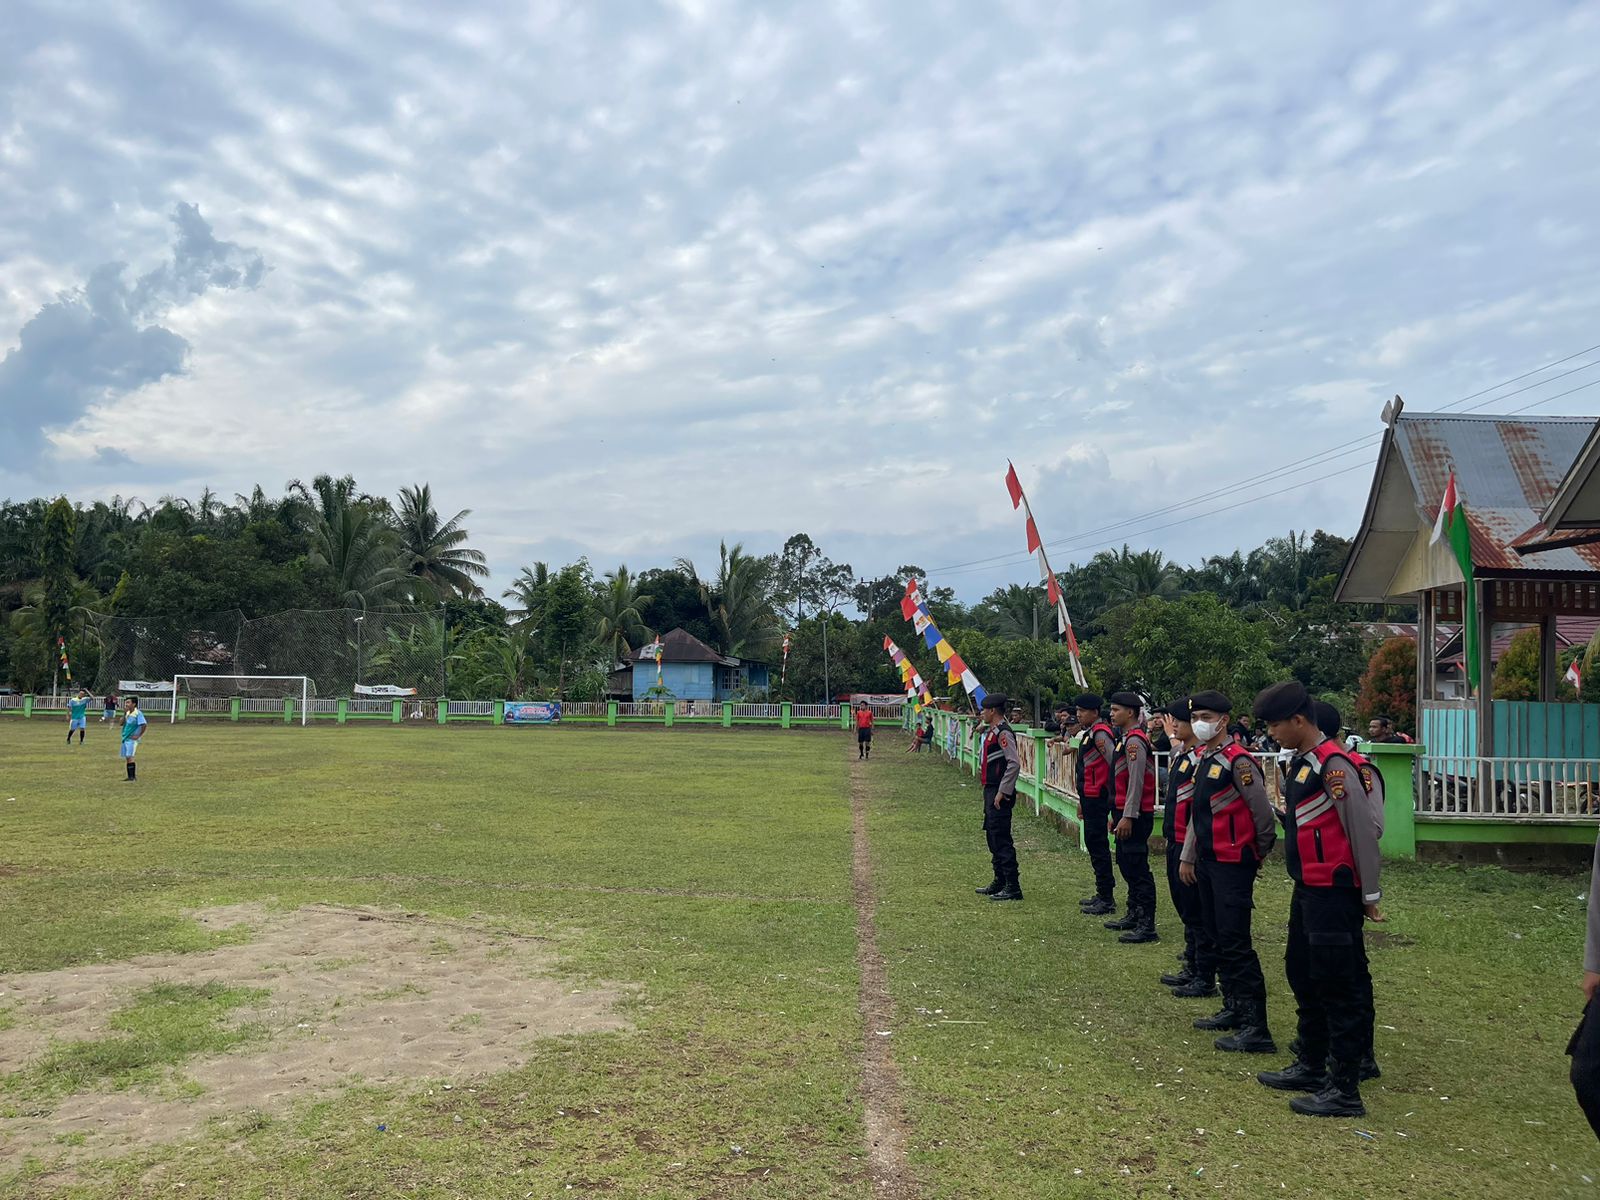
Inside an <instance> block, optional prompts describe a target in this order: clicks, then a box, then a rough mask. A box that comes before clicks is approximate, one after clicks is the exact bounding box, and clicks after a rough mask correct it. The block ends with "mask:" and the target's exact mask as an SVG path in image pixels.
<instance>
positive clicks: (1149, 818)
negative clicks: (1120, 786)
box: [1117, 813, 1156, 917]
mask: <svg viewBox="0 0 1600 1200" xmlns="http://www.w3.org/2000/svg"><path fill="white" fill-rule="evenodd" d="M1155 823H1156V819H1155V816H1154V814H1148V813H1147V814H1145V815H1143V816H1138V817H1135V818H1134V819H1133V832H1132V833H1130V834H1129V835H1128V836H1127V837H1122V838H1118V839H1117V870H1119V871H1121V872H1122V881H1123V882H1124V883H1126V884H1127V885H1128V907H1129V908H1130V909H1134V910H1137V911H1138V912H1144V913H1149V914H1150V915H1151V916H1152V917H1154V916H1155V915H1156V877H1155V876H1154V875H1152V874H1151V873H1150V834H1151V833H1152V832H1153V831H1154V829H1155Z"/></svg>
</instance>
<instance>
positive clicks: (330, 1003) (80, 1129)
mask: <svg viewBox="0 0 1600 1200" xmlns="http://www.w3.org/2000/svg"><path fill="white" fill-rule="evenodd" d="M64 733H65V728H64V725H60V726H58V725H57V724H56V723H47V722H45V721H41V720H33V721H21V720H8V721H6V722H4V723H0V914H3V916H0V972H4V975H3V976H0V1195H4V1194H16V1195H26V1196H32V1195H40V1196H43V1195H63V1196H84V1197H109V1196H156V1195H161V1196H173V1195H182V1196H185V1197H201V1196H204V1197H268V1196H271V1197H322V1196H328V1197H333V1196H387V1195H408V1196H429V1197H435V1196H437V1197H445V1196H465V1197H480V1196H483V1197H501V1196H504V1197H529V1196H532V1197H551V1196H617V1197H657V1196H659V1197H703V1196H714V1197H722V1196H746V1195H750V1196H775V1197H779V1196H781V1197H790V1196H794V1197H807V1198H821V1197H851V1198H859V1200H866V1198H867V1197H870V1196H874V1195H879V1196H882V1195H894V1196H923V1197H949V1198H951V1200H954V1198H957V1197H961V1198H971V1197H1007V1198H1008V1200H1009V1198H1029V1197H1054V1196H1080V1195H1082V1196H1098V1195H1163V1196H1165V1195H1179V1196H1202V1195H1206V1196H1209V1195H1220V1196H1238V1197H1247V1196H1248V1197H1254V1196H1263V1195H1268V1194H1273V1195H1302V1196H1317V1197H1321V1198H1327V1197H1343V1196H1350V1197H1362V1196H1374V1197H1388V1196H1441V1195H1445V1196H1508V1197H1509V1196H1524V1195H1529V1194H1535V1193H1539V1194H1546V1195H1569V1194H1570V1195H1589V1194H1593V1184H1592V1183H1591V1182H1590V1181H1591V1180H1596V1179H1600V1153H1597V1150H1596V1146H1595V1142H1594V1139H1593V1137H1592V1136H1591V1134H1590V1133H1589V1131H1588V1128H1587V1126H1586V1125H1585V1124H1584V1123H1583V1121H1582V1119H1581V1117H1580V1116H1579V1115H1578V1113H1577V1110H1576V1108H1575V1106H1574V1104H1573V1102H1572V1099H1571V1092H1570V1088H1569V1087H1568V1085H1567V1083H1566V1069H1567V1060H1566V1059H1565V1058H1564V1056H1563V1054H1562V1050H1563V1048H1564V1045H1565V1042H1566V1038H1567V1036H1568V1035H1569V1033H1570V1031H1571V1026H1572V1024H1573V1022H1574V1020H1575V1018H1576V1016H1577V1007H1578V1005H1577V1004H1576V1002H1575V1001H1576V997H1577V977H1578V968H1579V966H1580V959H1581V947H1582V941H1583V917H1584V903H1583V900H1582V899H1581V898H1580V897H1581V893H1582V892H1583V890H1584V888H1585V886H1586V883H1587V880H1586V879H1578V878H1574V877H1543V876H1541V877H1532V876H1515V875H1511V874H1509V873H1505V872H1501V871H1497V870H1471V871H1467V870H1459V869H1445V868H1426V867H1407V868H1398V867H1397V868H1395V869H1394V870H1393V871H1392V873H1391V874H1390V877H1389V879H1388V881H1387V886H1386V891H1387V893H1388V897H1389V898H1388V900H1387V902H1386V904H1385V908H1386V909H1387V910H1388V912H1389V914H1390V918H1391V919H1390V922H1389V923H1388V924H1387V925H1386V926H1385V927H1384V929H1383V933H1382V935H1381V936H1380V937H1378V938H1377V939H1376V942H1375V944H1374V945H1373V948H1372V955H1373V970H1374V975H1375V977H1376V980H1377V989H1378V1007H1379V1017H1378V1020H1379V1023H1380V1028H1379V1030H1378V1046H1377V1048H1378V1056H1379V1058H1380V1060H1381V1062H1382V1064H1383V1067H1384V1072H1385V1074H1384V1078H1383V1079H1382V1080H1381V1081H1379V1082H1378V1083H1376V1084H1369V1085H1367V1086H1366V1088H1364V1094H1365V1096H1366V1100H1367V1105H1368V1108H1369V1110H1370V1114H1369V1116H1368V1117H1367V1118H1366V1119H1364V1120H1362V1121H1356V1122H1350V1121H1330V1122H1313V1121H1309V1120H1306V1119H1302V1118H1297V1117H1294V1116H1292V1115H1290V1113H1289V1112H1288V1109H1287V1106H1286V1103H1285V1097H1283V1096H1282V1095H1280V1094H1276V1093H1271V1092H1268V1091H1266V1090H1265V1089H1263V1088H1261V1087H1259V1086H1258V1085H1257V1084H1256V1083H1255V1082H1254V1081H1253V1079H1252V1078H1251V1076H1252V1074H1253V1072H1254V1071H1256V1070H1260V1069H1262V1068H1263V1067H1265V1066H1268V1065H1272V1066H1277V1065H1281V1063H1282V1062H1283V1061H1286V1056H1283V1057H1281V1058H1274V1059H1271V1060H1269V1061H1262V1060H1259V1059H1254V1058H1252V1059H1249V1060H1241V1059H1239V1058H1237V1057H1233V1056H1227V1055H1222V1054H1218V1053H1216V1052H1215V1051H1214V1050H1212V1048H1211V1046H1210V1041H1209V1039H1208V1038H1207V1037H1205V1036H1204V1035H1200V1034H1197V1033H1195V1032H1194V1031H1193V1030H1191V1029H1190V1028H1189V1025H1188V1022H1189V1020H1190V1019H1191V1018H1192V1017H1194V1016H1197V1015H1201V1014H1202V1013H1206V1012H1209V1011H1211V1010H1210V1008H1208V1007H1206V1006H1207V1003H1208V1002H1204V1001H1201V1002H1182V1001H1177V1000H1174V999H1171V998H1170V997H1169V996H1168V994H1167V992H1166V990H1165V989H1163V988H1160V987H1159V986H1157V984H1156V976H1157V975H1159V974H1160V973H1161V972H1162V971H1164V970H1168V969H1170V968H1171V967H1173V966H1174V965H1175V964H1174V962H1173V953H1174V951H1175V950H1176V948H1177V947H1178V945H1179V944H1181V933H1180V931H1179V930H1178V929H1177V927H1176V924H1175V922H1174V920H1173V918H1172V915H1171V912H1170V909H1168V908H1167V907H1166V905H1165V901H1164V899H1163V907H1162V910H1161V913H1160V914H1159V917H1158V919H1159V921H1160V922H1161V926H1162V934H1163V941H1162V942H1161V943H1159V944H1157V945H1151V946H1119V945H1117V944H1116V943H1115V941H1114V935H1112V934H1110V933H1108V932H1106V931H1104V930H1102V929H1101V928H1100V926H1099V923H1098V922H1095V921H1090V920H1087V919H1085V918H1082V917H1080V916H1079V915H1078V914H1077V912H1076V908H1077V904H1076V902H1077V899H1078V897H1079V896H1082V895H1084V894H1086V893H1087V892H1088V891H1089V890H1091V889H1090V888H1089V882H1088V881H1089V876H1088V871H1087V864H1086V862H1085V861H1084V859H1083V857H1082V855H1080V854H1078V853H1077V852H1076V851H1074V850H1069V848H1068V846H1067V844H1066V842H1065V841H1064V839H1062V838H1061V837H1060V836H1059V835H1057V834H1056V833H1055V832H1054V831H1053V830H1051V829H1049V828H1048V827H1047V826H1045V825H1044V824H1042V823H1040V822H1037V821H1034V820H1033V819H1031V817H1025V816H1024V815H1022V814H1021V813H1020V812H1019V814H1018V818H1017V824H1018V844H1019V848H1020V850H1021V854H1022V871H1023V885H1024V887H1025V889H1026V891H1027V895H1028V899H1027V901H1026V902H1024V903H1023V904H1010V905H990V904H988V903H987V902H985V901H983V900H982V899H981V898H978V897H975V896H974V895H973V894H972V889H973V887H974V886H975V885H976V884H980V883H984V882H987V879H988V864H987V858H986V855H985V854H984V853H983V850H982V835H981V833H980V832H979V829H978V812H977V804H978V801H977V799H976V793H975V789H974V788H973V787H972V786H971V782H970V780H969V779H968V778H967V777H965V776H963V775H962V774H960V773H959V772H958V771H957V770H956V769H955V768H953V767H952V766H950V765H948V764H946V763H945V762H944V761H943V760H941V759H938V758H936V757H934V756H932V755H923V756H903V755H901V754H900V753H899V750H900V749H901V748H902V747H903V745H904V743H903V742H901V741H900V740H899V738H898V737H897V736H896V735H894V734H892V733H888V734H885V735H884V736H882V737H880V746H879V756H878V757H876V758H874V759H873V760H872V761H871V762H870V763H867V764H860V765H858V764H857V763H856V761H855V748H854V742H853V739H847V738H846V737H845V736H843V735H840V734H833V733H823V732H787V733H780V732H758V731H747V730H727V731H724V730H715V729H683V730H672V731H667V730H645V729H640V730H604V729H598V728H597V729H501V728H493V727H488V726H485V727H481V728H475V729H463V728H438V727H431V726H430V727H427V728H410V727H400V728H388V727H377V728H370V729H358V728H353V727H345V728H339V727H320V728H319V727H312V728H309V729H301V728H298V727H293V728H284V727H279V726H271V725H258V726H247V727H239V726H234V725H228V724H216V725H210V726H207V725H203V724H190V725H180V726H177V727H170V726H166V725H155V726H152V729H151V733H150V736H149V738H148V739H147V742H146V744H145V746H144V747H143V748H142V749H141V751H140V772H139V781H138V782H137V783H134V784H127V783H124V782H122V779H121V775H122V772H121V769H120V766H119V763H118V760H117V758H116V746H115V743H114V741H113V739H112V736H111V734H110V733H109V732H108V731H106V730H105V729H103V728H101V727H98V726H96V725H94V724H93V723H91V727H90V730H89V741H88V743H87V744H86V745H85V746H83V747H81V748H80V747H77V746H73V747H70V748H68V747H66V746H64V745H63V744H62V737H63V736H64ZM853 806H854V810H855V811H854V812H853ZM856 817H860V818H862V820H861V821H860V822H859V823H857V821H856V820H855V818H856ZM853 869H854V870H856V871H857V872H866V873H867V874H866V875H864V876H862V878H863V879H870V884H871V886H870V890H867V891H861V890H857V889H853V887H852V871H853ZM1288 894H1289V889H1288V883H1287V880H1286V878H1285V877H1284V876H1283V872H1282V868H1281V865H1280V864H1279V863H1277V862H1276V861H1275V862H1274V863H1273V864H1272V865H1271V866H1269V868H1268V869H1267V871H1266V872H1264V873H1263V883H1262V886H1261V887H1260V888H1259V890H1258V902H1259V904H1260V906H1261V907H1260V911H1259V912H1258V924H1257V929H1258V934H1257V942H1258V947H1259V948H1260V950H1261V952H1262V958H1263V961H1264V963H1265V965H1266V967H1267V971H1268V977H1269V981H1270V982H1271V984H1272V987H1273V993H1272V1005H1273V1008H1272V1014H1273V1016H1272V1020H1273V1027H1274V1032H1275V1033H1276V1034H1277V1036H1278V1040H1279V1044H1280V1046H1286V1045H1287V1043H1288V1041H1289V1039H1290V1037H1292V1035H1293V1010H1292V1005H1291V1002H1290V1000H1289V997H1288V994H1287V988H1286V987H1285V985H1284V984H1283V980H1282V969H1281V968H1282V963H1281V960H1282V946H1283V933H1282V925H1283V922H1284V919H1285V913H1286V909H1287V902H1288ZM874 942H875V944H876V948H877V950H878V951H879V952H880V953H881V956H882V968H883V970H882V972H881V973H880V972H878V971H876V970H874V969H870V968H872V967H873V966H874V965H875V964H874V962H873V960H872V959H871V957H870V955H868V956H867V961H868V966H869V970H868V972H867V980H868V985H869V986H868V989H867V995H866V998H865V999H866V1003H865V1004H864V1003H863V988H862V978H863V972H862V969H861V962H862V960H863V952H864V951H863V948H864V946H865V947H868V948H870V947H871V945H872V944H873V943H874ZM880 974H881V978H882V979H883V980H884V981H885V986H886V987H887V999H888V1001H889V1004H888V1005H887V1006H886V1005H885V1004H883V1003H882V1002H881V998H879V997H876V996H875V995H874V993H873V989H872V987H871V985H872V984H873V983H874V982H875V981H876V980H877V979H878V978H879V977H880ZM864 1011H865V1012H867V1013H868V1014H869V1015H870V1020H868V1022H867V1023H866V1024H865V1025H864V1024H863V1012H864ZM864 1063H865V1068H864ZM864 1071H865V1077H864ZM864 1092H865V1094H866V1095H867V1096H868V1097H870V1099H871V1103H870V1104H869V1103H867V1102H865V1101H864V1099H863V1095H864ZM869 1109H870V1110H871V1112H872V1114H873V1119H872V1122H871V1136H870V1138H869V1122H868V1119H867V1118H868V1111H869ZM869 1141H876V1142H877V1143H878V1144H879V1146H880V1149H879V1150H878V1151H877V1152H876V1153H873V1152H869ZM901 1146H903V1150H904V1161H905V1163H906V1166H907V1169H908V1172H909V1179H908V1180H905V1181H900V1182H897V1183H896V1184H895V1185H894V1186H893V1187H890V1188H884V1187H881V1186H878V1185H877V1182H876V1181H875V1179H874V1175H878V1174H881V1172H882V1170H883V1164H884V1163H885V1162H890V1163H892V1162H893V1160H894V1153H893V1152H894V1150H895V1149H896V1148H897V1147H901Z"/></svg>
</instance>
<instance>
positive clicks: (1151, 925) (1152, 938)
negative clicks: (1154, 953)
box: [1117, 908, 1161, 946]
mask: <svg viewBox="0 0 1600 1200" xmlns="http://www.w3.org/2000/svg"><path fill="white" fill-rule="evenodd" d="M1160 940H1161V935H1160V934H1158V933H1157V932H1156V910H1155V909H1153V908H1141V909H1140V910H1139V923H1138V924H1137V925H1135V926H1134V927H1133V928H1132V929H1130V930H1128V932H1127V933H1125V934H1123V935H1122V936H1121V937H1119V938H1118V939H1117V941H1119V942H1121V943H1122V944H1123V945H1125V946H1142V945H1143V944H1144V943H1145V942H1159V941H1160Z"/></svg>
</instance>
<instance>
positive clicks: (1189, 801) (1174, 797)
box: [1167, 750, 1195, 846]
mask: <svg viewBox="0 0 1600 1200" xmlns="http://www.w3.org/2000/svg"><path fill="white" fill-rule="evenodd" d="M1194 762H1195V759H1194V752H1193V751H1190V750H1180V751H1178V752H1177V753H1176V754H1174V755H1173V759H1172V765H1171V766H1170V767H1168V768H1167V810H1168V811H1169V812H1170V813H1171V814H1172V826H1171V830H1170V832H1169V833H1168V834H1167V840H1168V841H1170V842H1171V843H1172V844H1173V845H1174V846H1181V845H1183V838H1184V834H1185V833H1187V832H1188V829H1189V812H1190V809H1191V807H1192V806H1193V804H1194Z"/></svg>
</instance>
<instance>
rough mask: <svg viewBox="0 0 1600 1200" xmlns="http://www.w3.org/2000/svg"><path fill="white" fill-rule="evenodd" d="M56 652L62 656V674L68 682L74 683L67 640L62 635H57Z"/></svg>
mask: <svg viewBox="0 0 1600 1200" xmlns="http://www.w3.org/2000/svg"><path fill="white" fill-rule="evenodd" d="M56 651H57V653H59V654H60V655H61V673H62V674H63V675H65V676H66V677H67V682H68V683H71V682H72V664H71V663H70V662H68V661H67V639H66V638H64V637H62V636H61V635H60V634H57V635H56Z"/></svg>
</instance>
